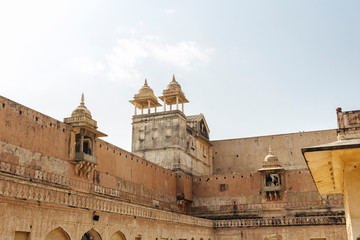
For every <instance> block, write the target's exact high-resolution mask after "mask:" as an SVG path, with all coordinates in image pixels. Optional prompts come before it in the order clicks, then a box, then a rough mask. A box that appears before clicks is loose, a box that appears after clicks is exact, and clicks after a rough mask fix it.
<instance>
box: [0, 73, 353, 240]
mask: <svg viewBox="0 0 360 240" xmlns="http://www.w3.org/2000/svg"><path fill="white" fill-rule="evenodd" d="M159 99H160V100H161V102H160V100H159ZM130 102H131V104H133V105H134V110H135V111H134V115H133V118H132V151H131V152H128V151H126V150H123V149H121V148H120V147H117V146H114V145H112V144H111V143H108V142H106V141H105V140H104V139H105V137H106V134H105V133H103V132H101V129H98V127H97V122H96V121H95V120H94V119H93V117H92V115H91V112H90V110H89V109H87V107H86V105H85V99H84V96H82V99H81V102H80V105H79V106H78V107H77V108H75V110H74V111H73V112H72V113H71V114H70V111H71V110H70V109H69V116H64V117H65V118H64V121H60V120H56V119H53V118H51V117H49V116H46V115H44V114H42V113H39V112H37V111H35V110H32V109H29V108H27V107H26V106H23V105H21V104H18V103H16V102H14V101H12V100H9V99H7V98H5V97H0V212H1V213H2V217H3V220H2V221H1V223H0V233H1V238H0V239H2V240H14V239H15V240H53V239H56V240H75V239H78V240H100V239H102V240H125V239H126V240H243V239H249V240H252V239H254V240H258V239H261V240H284V239H298V240H304V239H309V240H325V239H326V240H341V239H347V237H346V226H345V224H346V221H345V214H344V204H343V197H342V195H341V193H333V194H328V195H320V194H319V192H318V190H317V188H316V185H315V182H314V180H313V177H312V175H311V173H310V171H309V169H308V166H307V164H306V161H305V159H304V157H303V155H302V151H301V149H302V148H307V147H310V146H314V145H321V144H326V143H329V142H334V141H336V140H337V139H338V132H339V130H337V129H330V130H321V131H312V132H299V133H289V134H280V135H271V136H258V137H250V138H238V139H224V140H217V141H212V140H211V138H210V128H209V126H208V125H207V122H206V119H205V116H204V115H202V114H199V115H193V116H186V115H185V113H184V108H185V106H184V105H185V104H186V103H188V102H189V100H188V99H187V98H186V97H185V93H184V92H183V90H182V89H181V86H180V84H179V83H178V82H177V80H176V79H175V77H173V79H172V80H171V81H170V83H169V84H168V85H167V87H166V88H165V90H164V91H163V92H162V96H160V97H156V96H155V95H154V92H153V90H152V89H151V88H150V86H149V85H148V83H147V82H146V81H145V84H144V86H142V87H141V88H140V90H139V92H138V93H137V94H135V95H134V98H133V99H132V100H131V101H130ZM75 104H76V103H74V106H75ZM129 117H130V116H129ZM334 119H335V117H334ZM129 127H130V126H129ZM212 127H216V126H212ZM107 134H110V133H107Z"/></svg>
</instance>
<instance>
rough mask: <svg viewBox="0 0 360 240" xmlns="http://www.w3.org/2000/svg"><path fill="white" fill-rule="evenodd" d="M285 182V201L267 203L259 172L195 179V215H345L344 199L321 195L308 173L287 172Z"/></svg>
mask: <svg viewBox="0 0 360 240" xmlns="http://www.w3.org/2000/svg"><path fill="white" fill-rule="evenodd" d="M283 180H284V181H283V182H282V191H281V193H280V194H281V199H280V200H278V201H267V200H266V198H265V196H264V194H263V191H262V187H263V179H262V176H261V174H260V173H259V172H255V173H247V174H227V175H214V176H201V177H194V178H193V204H192V211H193V214H195V215H197V216H209V217H217V216H226V215H234V213H236V214H238V215H249V214H252V215H256V216H263V215H264V214H265V213H266V212H267V211H268V210H271V209H273V211H274V210H276V211H275V212H277V214H279V213H281V214H285V215H286V214H290V215H295V214H299V213H309V212H312V213H319V212H324V211H335V212H341V211H343V206H342V197H341V195H331V196H321V195H319V193H318V192H317V190H316V187H315V184H314V182H313V180H312V178H311V175H310V173H309V171H308V170H292V171H285V173H284V177H283ZM221 185H223V186H221ZM307 206H311V209H310V208H307Z"/></svg>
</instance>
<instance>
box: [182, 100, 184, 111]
mask: <svg viewBox="0 0 360 240" xmlns="http://www.w3.org/2000/svg"><path fill="white" fill-rule="evenodd" d="M181 110H182V112H184V101H182V102H181Z"/></svg>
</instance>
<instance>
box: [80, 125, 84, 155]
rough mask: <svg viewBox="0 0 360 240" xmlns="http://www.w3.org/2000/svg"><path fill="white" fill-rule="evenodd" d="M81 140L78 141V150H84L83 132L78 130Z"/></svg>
mask: <svg viewBox="0 0 360 240" xmlns="http://www.w3.org/2000/svg"><path fill="white" fill-rule="evenodd" d="M80 136H81V142H80V152H84V132H83V130H80Z"/></svg>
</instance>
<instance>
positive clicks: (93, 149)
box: [91, 137, 95, 156]
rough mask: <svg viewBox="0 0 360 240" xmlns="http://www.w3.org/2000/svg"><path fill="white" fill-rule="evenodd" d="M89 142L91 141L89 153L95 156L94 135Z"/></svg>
mask: <svg viewBox="0 0 360 240" xmlns="http://www.w3.org/2000/svg"><path fill="white" fill-rule="evenodd" d="M91 142H92V148H91V149H92V151H91V155H92V156H95V137H94V138H92V139H91Z"/></svg>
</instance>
